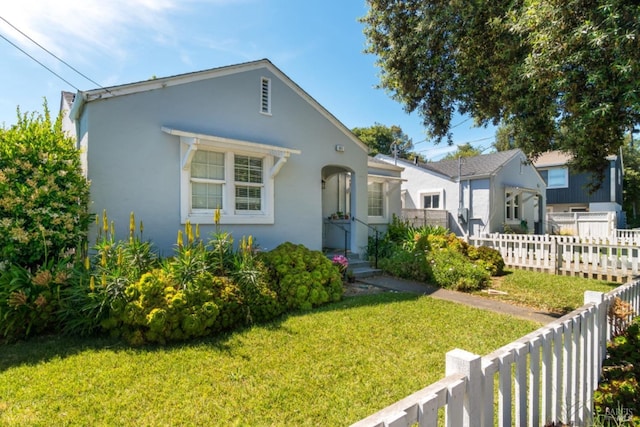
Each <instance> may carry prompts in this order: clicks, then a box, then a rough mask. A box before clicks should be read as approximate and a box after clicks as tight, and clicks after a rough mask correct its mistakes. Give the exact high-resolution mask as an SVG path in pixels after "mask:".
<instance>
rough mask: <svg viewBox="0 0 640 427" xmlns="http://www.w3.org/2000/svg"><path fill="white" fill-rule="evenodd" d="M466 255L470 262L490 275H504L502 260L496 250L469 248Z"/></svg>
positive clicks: (483, 247)
mask: <svg viewBox="0 0 640 427" xmlns="http://www.w3.org/2000/svg"><path fill="white" fill-rule="evenodd" d="M467 253H468V255H469V259H470V260H471V261H474V262H475V263H476V265H478V266H480V267H482V268H484V269H485V270H487V271H488V272H489V274H490V275H492V276H502V275H503V274H504V259H503V258H502V255H501V254H500V251H498V250H497V249H493V248H490V247H488V246H478V247H475V246H469V248H468V249H467Z"/></svg>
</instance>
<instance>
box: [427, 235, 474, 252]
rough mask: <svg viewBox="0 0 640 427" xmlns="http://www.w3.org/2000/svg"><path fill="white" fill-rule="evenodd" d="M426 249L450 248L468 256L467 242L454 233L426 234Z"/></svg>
mask: <svg viewBox="0 0 640 427" xmlns="http://www.w3.org/2000/svg"><path fill="white" fill-rule="evenodd" d="M427 243H428V249H429V250H432V251H435V250H437V249H451V250H452V251H455V252H457V253H459V254H462V255H464V256H465V257H466V256H468V251H469V244H468V243H467V242H465V241H464V240H462V239H461V238H459V237H458V236H456V235H455V234H454V233H448V234H430V235H428V236H427Z"/></svg>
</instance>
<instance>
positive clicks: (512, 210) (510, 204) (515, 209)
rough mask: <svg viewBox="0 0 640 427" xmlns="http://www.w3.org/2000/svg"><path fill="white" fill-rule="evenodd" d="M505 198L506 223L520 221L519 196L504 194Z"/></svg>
mask: <svg viewBox="0 0 640 427" xmlns="http://www.w3.org/2000/svg"><path fill="white" fill-rule="evenodd" d="M505 198H506V201H507V202H506V206H505V208H506V211H505V219H506V220H508V221H519V220H520V206H519V203H520V202H519V198H520V196H519V195H517V194H516V195H514V194H513V193H510V192H507V193H506V194H505Z"/></svg>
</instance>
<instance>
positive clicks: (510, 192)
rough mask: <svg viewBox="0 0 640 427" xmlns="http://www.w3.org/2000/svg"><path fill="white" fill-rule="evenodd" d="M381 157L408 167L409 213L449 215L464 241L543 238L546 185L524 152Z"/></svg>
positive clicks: (405, 194)
mask: <svg viewBox="0 0 640 427" xmlns="http://www.w3.org/2000/svg"><path fill="white" fill-rule="evenodd" d="M376 158H377V159H379V160H382V161H385V162H387V163H390V164H397V165H398V166H401V167H403V168H404V170H403V171H402V173H401V176H402V178H403V182H402V207H403V210H405V212H406V211H407V210H422V209H428V210H437V211H444V212H446V213H447V216H448V221H447V223H448V227H449V228H450V229H451V230H452V231H453V232H455V233H456V234H457V235H460V236H468V235H473V236H477V235H480V234H482V233H493V232H503V231H505V229H511V230H513V231H517V232H523V231H524V232H528V233H533V232H535V233H544V230H545V224H544V212H545V191H546V186H545V182H544V180H543V179H542V177H541V176H540V174H539V173H538V172H537V171H536V169H535V168H534V167H533V165H532V164H531V163H530V162H529V161H528V160H527V157H526V155H525V154H524V153H523V152H522V151H521V150H519V149H515V150H509V151H502V152H497V153H492V154H484V155H480V156H475V157H467V158H461V159H456V160H443V161H439V162H427V163H421V162H419V163H415V162H409V161H406V160H401V159H394V158H392V157H389V156H383V155H377V156H376Z"/></svg>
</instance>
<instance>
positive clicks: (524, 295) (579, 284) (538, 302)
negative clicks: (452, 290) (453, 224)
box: [478, 270, 620, 314]
mask: <svg viewBox="0 0 640 427" xmlns="http://www.w3.org/2000/svg"><path fill="white" fill-rule="evenodd" d="M618 286H620V284H619V283H612V282H605V281H602V280H594V279H583V278H580V277H569V276H556V275H553V274H546V273H537V272H533V271H525V270H512V271H507V274H505V275H504V276H502V277H498V278H494V280H493V283H492V284H491V288H492V289H496V290H499V291H502V292H506V293H507V295H498V294H487V293H486V292H479V293H478V294H479V295H482V296H488V297H490V298H495V299H499V300H501V301H504V302H509V303H513V304H518V305H523V306H527V307H533V308H536V309H539V310H544V311H549V312H552V313H557V314H566V313H568V312H570V311H572V310H575V309H577V308H579V307H581V306H582V305H583V304H584V292H585V291H598V292H605V293H606V292H609V291H611V290H613V289H614V288H616V287H618Z"/></svg>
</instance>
